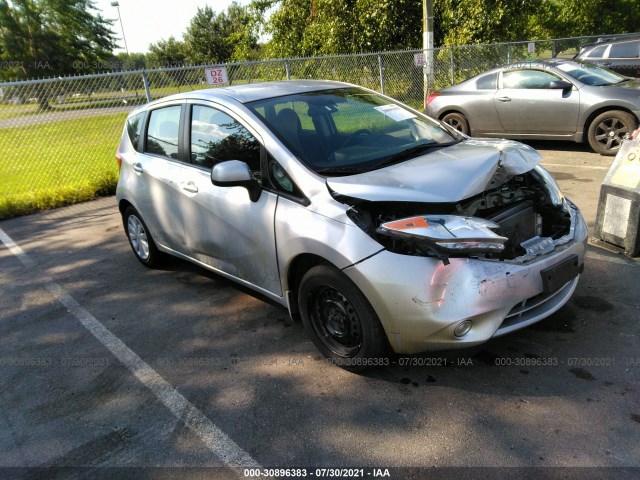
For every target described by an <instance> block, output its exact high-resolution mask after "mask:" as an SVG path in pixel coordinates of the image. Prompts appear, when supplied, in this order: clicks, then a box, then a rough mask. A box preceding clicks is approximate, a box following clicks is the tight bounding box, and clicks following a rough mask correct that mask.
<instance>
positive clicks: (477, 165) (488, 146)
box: [327, 138, 542, 203]
mask: <svg viewBox="0 0 640 480" xmlns="http://www.w3.org/2000/svg"><path fill="white" fill-rule="evenodd" d="M541 158H542V157H541V155H540V154H539V153H538V152H537V151H536V150H535V149H533V148H531V147H529V146H527V145H524V144H522V143H520V142H515V141H511V140H492V139H479V138H468V139H466V140H464V141H462V142H460V143H458V144H456V145H452V146H450V147H445V148H442V149H440V150H436V151H433V152H430V153H427V154H425V155H422V156H419V157H416V158H414V159H411V160H408V161H405V162H402V163H399V164H396V165H390V166H388V167H385V168H381V169H379V170H374V171H371V172H366V173H360V174H357V175H349V176H346V177H330V178H327V186H328V187H329V189H330V190H332V191H334V192H336V193H338V194H340V195H345V196H348V197H353V198H360V199H362V200H369V201H374V202H375V201H390V202H434V203H435V202H457V201H460V200H464V199H466V198H469V197H472V196H474V195H477V194H479V193H482V192H483V191H485V190H487V189H490V188H495V187H497V186H498V185H500V184H502V183H504V182H505V181H506V180H507V179H509V178H511V177H513V176H514V175H520V174H522V173H525V172H528V171H529V170H531V169H533V168H534V167H535V166H536V165H538V163H540V159H541ZM500 165H502V168H500V170H498V167H499V166H500ZM494 177H495V178H494Z"/></svg>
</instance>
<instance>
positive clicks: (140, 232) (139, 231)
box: [122, 206, 162, 268]
mask: <svg viewBox="0 0 640 480" xmlns="http://www.w3.org/2000/svg"><path fill="white" fill-rule="evenodd" d="M122 223H123V224H124V231H125V233H126V234H127V238H128V239H129V245H131V250H133V253H134V254H135V256H136V258H137V259H138V261H139V262H140V263H142V264H143V265H144V266H145V267H149V268H153V267H157V266H158V265H159V264H160V260H161V257H162V254H161V253H160V252H159V251H158V247H156V244H155V242H154V241H153V238H151V234H150V233H149V229H148V228H147V225H146V224H145V223H144V221H143V220H142V217H141V216H140V214H139V213H138V211H137V210H136V209H135V208H133V207H131V206H130V207H127V209H126V210H125V212H124V215H123V216H122Z"/></svg>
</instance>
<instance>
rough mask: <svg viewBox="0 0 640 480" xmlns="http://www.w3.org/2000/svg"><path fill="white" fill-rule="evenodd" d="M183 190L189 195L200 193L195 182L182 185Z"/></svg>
mask: <svg viewBox="0 0 640 480" xmlns="http://www.w3.org/2000/svg"><path fill="white" fill-rule="evenodd" d="M180 186H181V187H182V189H183V190H184V191H186V192H189V193H198V187H197V186H196V184H195V183H193V182H187V183H183V184H181V185H180Z"/></svg>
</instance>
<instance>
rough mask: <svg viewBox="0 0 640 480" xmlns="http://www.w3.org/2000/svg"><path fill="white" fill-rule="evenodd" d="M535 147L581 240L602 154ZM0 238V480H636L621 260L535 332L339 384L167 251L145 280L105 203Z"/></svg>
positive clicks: (305, 343) (258, 315)
mask: <svg viewBox="0 0 640 480" xmlns="http://www.w3.org/2000/svg"><path fill="white" fill-rule="evenodd" d="M534 146H535V147H536V148H538V149H539V150H540V151H541V153H543V155H544V160H543V164H544V165H546V166H547V168H548V169H549V170H550V171H551V172H552V173H553V174H554V176H555V177H556V179H557V180H558V181H559V183H560V185H561V187H562V188H563V191H564V193H565V194H566V195H567V196H569V197H570V198H571V199H572V200H573V201H574V202H575V203H576V204H577V205H578V206H579V207H580V208H581V209H582V210H583V213H584V214H585V217H586V218H587V221H588V224H589V227H590V229H591V230H592V231H593V227H594V222H595V216H596V208H597V202H598V194H599V186H600V184H601V182H602V180H603V179H604V176H605V175H606V172H607V170H608V167H609V165H610V164H611V161H612V158H605V157H600V156H598V155H596V154H593V153H590V152H589V151H588V150H587V149H586V147H582V146H576V145H573V144H554V143H545V142H539V143H535V144H534ZM0 229H1V230H0V237H1V239H2V243H4V245H0V292H1V298H2V309H1V310H0V352H1V353H0V381H1V384H2V386H3V388H2V390H1V391H0V399H1V400H0V467H2V468H0V474H1V475H0V476H3V477H4V476H20V475H21V474H25V475H33V474H34V471H32V470H22V469H20V468H17V469H14V468H11V467H44V468H45V470H43V471H42V472H41V473H42V475H45V476H50V474H51V472H52V471H55V470H46V469H47V468H50V467H54V468H63V469H64V468H66V467H83V468H82V469H79V470H76V469H72V470H69V471H67V470H65V471H64V472H65V474H70V475H79V476H80V477H87V478H89V477H94V476H96V475H98V476H114V478H115V477H120V476H122V475H125V474H126V473H127V472H131V471H133V472H135V476H136V477H138V478H168V477H169V476H175V474H176V471H175V470H171V469H170V468H171V467H181V468H184V467H195V469H193V470H190V469H185V470H180V471H179V475H180V476H181V477H183V478H187V477H190V476H193V477H194V478H195V477H197V478H200V477H202V478H205V477H206V478H210V477H211V476H212V475H217V476H218V477H220V478H226V477H228V476H234V475H236V476H239V477H241V478H242V477H243V476H244V475H245V473H246V472H245V470H244V468H243V467H244V466H251V467H254V468H263V469H269V468H278V469H285V468H290V469H303V468H306V469H307V476H309V477H313V476H322V474H323V471H316V469H323V468H324V469H328V468H339V467H356V468H364V469H365V470H364V472H363V473H364V476H369V477H371V476H372V475H374V474H375V473H376V471H374V470H372V469H373V468H381V469H383V470H382V473H384V469H386V468H389V469H391V470H390V474H391V477H392V478H394V475H395V478H405V477H407V476H411V475H414V476H413V477H412V478H426V474H425V472H427V473H429V475H430V477H429V478H436V477H434V476H435V475H438V472H445V476H444V477H442V478H457V476H460V478H475V476H476V475H480V474H482V475H484V476H489V477H492V476H493V477H495V476H496V474H497V473H499V472H508V473H509V475H511V474H512V473H513V472H512V471H510V470H508V469H507V470H499V471H497V470H496V469H495V467H525V468H526V469H528V470H520V471H518V474H520V473H523V472H528V473H529V474H531V476H532V478H534V477H535V478H544V475H548V476H555V475H557V476H558V478H592V477H593V478H640V468H638V467H640V345H639V340H640V324H639V322H638V319H639V318H640V296H639V295H638V292H640V261H638V260H637V259H636V260H631V259H628V258H627V257H624V256H622V255H619V254H616V253H612V252H610V251H608V250H604V249H602V248H599V247H597V246H590V247H589V251H588V255H587V261H586V268H585V272H584V274H583V276H582V279H581V281H580V283H579V285H578V288H577V290H576V292H575V294H574V296H573V298H572V299H571V301H570V302H569V303H568V304H567V305H566V306H565V307H563V308H562V309H561V310H560V311H559V312H557V313H556V314H554V315H553V316H552V317H550V318H548V319H546V320H545V321H543V322H541V323H539V324H537V325H535V326H533V327H531V328H528V329H525V330H522V331H519V332H516V333H514V334H511V335H508V336H506V337H502V338H500V339H497V340H494V341H491V342H490V343H488V344H485V345H483V346H482V347H479V348H475V349H473V350H467V351H458V352H444V353H442V354H434V355H428V356H427V355H423V356H417V357H397V358H393V359H392V364H391V366H389V367H385V368H380V369H376V370H371V371H368V372H365V373H363V374H353V373H349V372H346V371H343V370H341V369H339V368H336V367H334V366H331V365H329V364H328V363H326V362H325V361H324V360H323V358H322V357H321V356H320V355H319V354H318V352H317V351H316V350H315V348H314V346H313V345H312V343H311V342H310V341H309V340H308V339H307V337H306V336H305V334H304V331H303V329H302V327H301V325H295V324H291V323H290V321H289V320H288V314H287V312H286V311H285V310H284V309H282V308H280V307H277V306H273V305H270V304H268V303H265V302H264V301H263V299H261V298H259V297H256V296H255V295H254V294H252V293H251V292H249V291H247V290H244V289H242V288H240V287H238V286H236V285H235V284H233V283H231V282H229V281H227V280H225V279H223V278H221V277H218V276H217V275H215V274H212V273H209V272H207V271H205V270H202V269H200V268H198V267H195V266H193V265H191V264H189V263H186V262H183V261H180V260H170V261H169V262H168V263H167V265H166V266H165V267H163V268H162V269H159V270H148V269H145V268H144V267H143V266H141V265H140V264H139V263H138V262H137V261H136V260H135V258H134V256H133V254H132V253H131V252H130V248H129V245H128V243H127V241H126V238H125V235H124V233H123V229H122V225H121V220H120V215H119V213H118V211H117V208H116V205H115V198H113V197H110V198H103V199H100V200H97V201H94V202H89V203H85V204H80V205H76V206H72V207H68V208H64V209H59V210H53V211H50V212H45V213H42V214H37V215H32V216H27V217H22V218H17V219H12V220H8V221H3V222H0ZM102 467H126V468H125V469H124V470H118V469H113V468H102ZM132 467H135V468H138V469H137V470H129V469H131V468H132ZM151 467H157V468H153V469H152V468H151ZM201 467H215V468H207V469H206V470H198V468H201ZM397 467H423V468H427V469H428V470H394V468H397ZM432 467H476V468H487V469H490V470H477V469H473V468H472V469H460V470H444V471H443V470H438V469H433V468H432ZM539 467H598V468H596V469H587V470H584V469H568V470H566V469H560V470H555V469H549V468H546V469H540V468H539ZM613 467H615V468H613ZM139 469H142V470H139ZM35 472H37V470H36V471H35ZM272 473H273V472H272ZM324 473H326V472H324ZM378 473H380V472H378ZM367 474H369V475H367ZM276 475H277V474H276Z"/></svg>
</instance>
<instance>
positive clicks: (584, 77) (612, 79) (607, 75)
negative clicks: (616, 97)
mask: <svg viewBox="0 0 640 480" xmlns="http://www.w3.org/2000/svg"><path fill="white" fill-rule="evenodd" d="M556 68H558V70H562V71H563V72H564V73H566V74H567V75H569V76H570V77H573V78H575V79H576V80H579V81H581V82H582V83H586V84H587V85H593V86H601V85H614V84H616V83H620V82H624V81H625V80H626V79H627V77H625V76H624V75H620V74H618V73H616V72H612V71H611V70H606V69H604V68H600V67H596V66H595V65H592V64H590V63H584V62H562V63H558V64H557V65H556Z"/></svg>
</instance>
